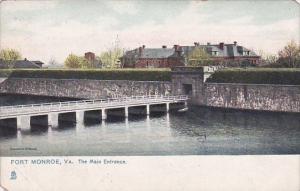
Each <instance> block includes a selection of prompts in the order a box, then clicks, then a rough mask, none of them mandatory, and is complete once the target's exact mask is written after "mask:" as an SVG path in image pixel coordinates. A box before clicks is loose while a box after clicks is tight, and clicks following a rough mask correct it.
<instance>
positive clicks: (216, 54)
mask: <svg viewBox="0 0 300 191" xmlns="http://www.w3.org/2000/svg"><path fill="white" fill-rule="evenodd" d="M211 55H212V56H218V55H219V52H218V51H211Z"/></svg>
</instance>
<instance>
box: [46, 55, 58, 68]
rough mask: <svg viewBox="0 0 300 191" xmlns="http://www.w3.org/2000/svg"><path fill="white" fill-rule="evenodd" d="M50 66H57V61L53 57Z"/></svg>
mask: <svg viewBox="0 0 300 191" xmlns="http://www.w3.org/2000/svg"><path fill="white" fill-rule="evenodd" d="M48 64H49V65H50V66H55V65H57V62H56V60H55V59H54V58H53V57H51V58H50V60H49V62H48Z"/></svg>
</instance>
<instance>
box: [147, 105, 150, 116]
mask: <svg viewBox="0 0 300 191" xmlns="http://www.w3.org/2000/svg"><path fill="white" fill-rule="evenodd" d="M146 114H147V115H150V105H149V104H147V105H146Z"/></svg>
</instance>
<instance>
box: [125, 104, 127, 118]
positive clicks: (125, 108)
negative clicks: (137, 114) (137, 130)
mask: <svg viewBox="0 0 300 191" xmlns="http://www.w3.org/2000/svg"><path fill="white" fill-rule="evenodd" d="M125 117H126V118H128V106H125Z"/></svg>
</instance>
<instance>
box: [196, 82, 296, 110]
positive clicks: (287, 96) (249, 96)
mask: <svg viewBox="0 0 300 191" xmlns="http://www.w3.org/2000/svg"><path fill="white" fill-rule="evenodd" d="M203 91H204V95H205V99H204V100H203V101H202V104H200V105H205V106H212V107H222V108H234V109H249V110H265V111H284V112H300V86H292V85H270V84H266V85H264V84H222V83H205V84H204V87H203Z"/></svg>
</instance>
